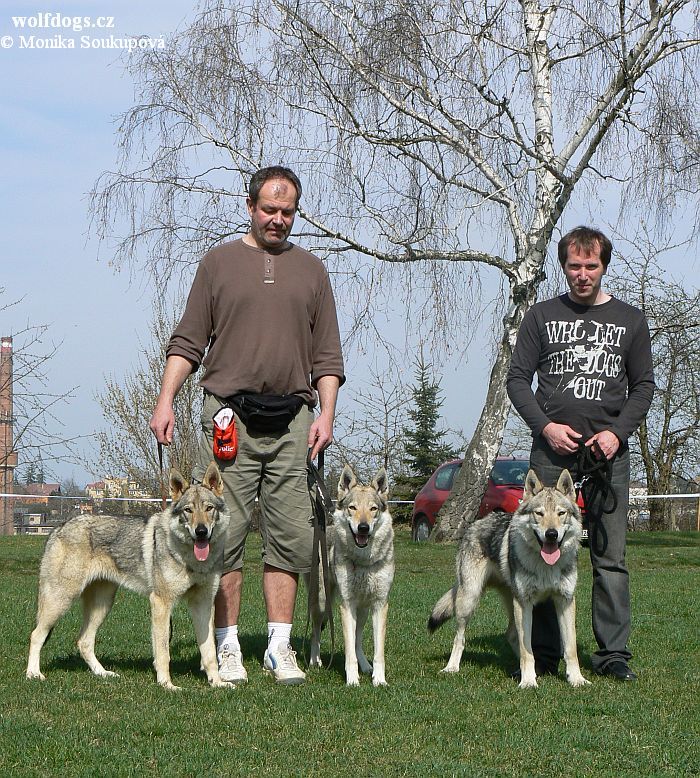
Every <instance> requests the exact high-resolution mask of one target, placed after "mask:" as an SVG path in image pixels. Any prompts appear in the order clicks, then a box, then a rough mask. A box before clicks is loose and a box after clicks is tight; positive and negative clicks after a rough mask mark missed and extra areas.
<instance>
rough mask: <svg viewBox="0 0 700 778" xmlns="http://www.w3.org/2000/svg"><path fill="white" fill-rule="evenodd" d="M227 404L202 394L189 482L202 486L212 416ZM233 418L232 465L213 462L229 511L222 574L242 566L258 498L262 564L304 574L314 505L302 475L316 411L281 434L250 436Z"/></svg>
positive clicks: (308, 564)
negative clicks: (235, 436)
mask: <svg viewBox="0 0 700 778" xmlns="http://www.w3.org/2000/svg"><path fill="white" fill-rule="evenodd" d="M224 404H225V403H224V402H223V400H221V399H220V398H218V397H216V396H215V395H213V394H210V393H209V392H207V391H205V392H204V408H203V410H202V435H201V437H200V443H199V452H198V454H197V463H196V464H195V467H194V472H193V474H192V478H193V481H195V482H201V480H202V478H203V477H204V473H205V471H206V469H207V466H208V465H209V463H210V462H211V461H212V459H214V454H213V451H212V445H213V428H214V424H213V422H212V416H213V415H214V414H215V413H216V412H217V411H218V410H219V408H221V406H222V405H224ZM235 419H236V431H237V433H238V454H237V455H236V458H235V459H234V460H232V461H228V462H227V461H222V460H218V459H217V460H216V463H217V465H218V466H219V470H221V476H222V478H223V481H224V499H225V500H226V505H227V506H228V508H229V510H230V511H231V523H230V525H229V530H228V537H227V541H226V548H225V551H224V572H230V571H231V570H240V569H241V568H242V567H243V557H244V555H245V541H246V537H247V536H248V531H249V529H250V521H251V516H252V512H253V506H254V504H255V498H256V497H258V499H259V502H260V509H261V514H262V518H261V520H260V534H261V536H262V545H263V547H262V558H263V561H264V562H265V563H266V564H268V565H271V566H272V567H277V568H279V569H280V570H287V571H288V572H291V573H308V572H309V569H310V567H311V546H312V542H313V514H312V511H313V505H312V502H311V500H312V496H311V495H310V494H309V488H308V484H307V476H306V453H307V450H308V445H309V429H310V427H311V424H312V422H313V419H314V412H313V410H312V409H311V408H309V407H308V406H307V405H304V406H302V409H301V410H300V411H299V413H298V414H297V415H296V417H295V418H294V420H293V421H292V423H291V424H290V425H289V427H288V428H287V429H285V430H283V431H282V432H279V433H258V432H248V430H247V429H246V427H245V425H244V424H243V422H242V421H241V420H240V419H239V418H238V416H236V417H235Z"/></svg>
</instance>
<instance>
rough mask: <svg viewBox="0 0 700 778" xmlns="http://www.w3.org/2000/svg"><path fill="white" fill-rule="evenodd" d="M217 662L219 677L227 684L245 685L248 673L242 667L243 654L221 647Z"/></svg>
mask: <svg viewBox="0 0 700 778" xmlns="http://www.w3.org/2000/svg"><path fill="white" fill-rule="evenodd" d="M217 659H218V660H219V677H220V678H221V680H222V681H226V682H227V683H245V682H246V681H247V680H248V673H247V672H246V669H245V667H243V654H242V653H241V652H240V651H232V650H230V649H229V648H228V646H223V647H222V649H221V651H219V653H218V655H217Z"/></svg>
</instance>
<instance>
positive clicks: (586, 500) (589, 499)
mask: <svg viewBox="0 0 700 778" xmlns="http://www.w3.org/2000/svg"><path fill="white" fill-rule="evenodd" d="M576 471H577V474H578V480H577V481H576V483H575V484H574V487H575V488H576V489H577V490H580V491H581V493H582V494H583V506H584V508H587V507H588V506H592V505H593V502H594V500H595V499H597V498H598V497H600V505H601V513H614V512H615V511H616V510H617V494H615V489H614V488H613V485H612V460H610V459H606V458H605V457H602V458H601V459H597V458H596V457H594V456H593V451H592V449H591V446H585V445H584V444H583V443H581V444H579V447H578V455H577V458H576ZM608 497H611V498H612V505H611V507H610V508H606V507H605V504H606V502H607V501H608ZM586 515H587V518H588V525H589V527H590V528H591V529H590V535H591V537H590V543H591V545H592V546H593V548H595V550H596V553H597V554H602V553H603V552H604V550H605V546H606V545H607V539H606V538H605V537H603V536H604V535H605V532H604V530H603V528H602V527H601V526H600V522H598V521H594V520H593V516H592V515H591V514H590V513H589V512H588V510H587V512H586ZM599 540H600V545H599V544H598V541H599Z"/></svg>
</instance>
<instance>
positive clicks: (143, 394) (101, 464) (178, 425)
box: [90, 304, 202, 495]
mask: <svg viewBox="0 0 700 778" xmlns="http://www.w3.org/2000/svg"><path fill="white" fill-rule="evenodd" d="M178 320H179V319H178V317H177V316H176V315H175V314H172V313H171V314H167V313H165V312H164V310H163V307H162V306H161V305H159V304H156V306H155V311H154V316H153V321H152V322H151V326H150V334H151V340H150V341H149V342H147V343H146V344H145V345H144V346H143V351H142V353H141V359H140V362H139V364H138V365H137V366H136V367H135V368H134V369H133V371H132V372H130V373H127V374H126V375H125V376H123V378H121V379H120V380H117V379H115V378H108V379H107V380H106V381H105V388H104V390H103V392H102V393H101V394H99V395H98V396H97V398H96V399H97V401H98V402H99V403H100V406H101V407H102V410H103V412H104V419H105V422H106V423H107V427H106V429H105V430H103V431H102V432H99V433H97V435H96V438H97V443H98V446H99V453H98V461H97V462H94V463H90V467H91V469H92V470H96V471H97V472H103V473H110V474H113V475H119V476H126V477H127V478H129V479H132V480H134V481H136V482H137V483H139V484H140V485H142V486H143V487H144V488H147V489H148V490H149V491H150V492H151V493H152V494H153V495H157V494H159V490H160V485H159V481H160V476H159V461H158V447H157V443H156V439H155V438H154V437H153V434H152V433H151V430H150V428H149V426H148V424H149V421H150V418H151V414H152V413H153V409H154V408H155V404H156V399H157V398H158V394H159V392H160V380H161V377H162V375H163V367H164V365H165V348H166V345H167V343H168V340H169V338H170V334H171V333H172V331H173V329H174V328H175V326H176V324H177V322H178ZM174 408H175V435H174V438H173V442H172V444H171V445H170V446H168V447H167V448H166V449H165V452H166V462H164V468H165V469H166V472H165V473H164V474H163V478H164V481H165V483H166V487H167V478H168V473H167V468H168V463H169V464H170V466H176V467H177V468H178V469H179V470H180V472H181V473H182V474H183V475H184V476H185V477H186V478H188V479H189V477H190V476H191V474H192V469H193V467H194V463H195V458H196V453H197V447H198V445H199V433H200V430H201V423H200V418H201V412H202V390H201V388H200V387H199V385H198V383H197V375H194V376H190V377H189V378H188V379H187V380H186V381H185V383H184V385H183V387H182V389H181V390H180V392H179V393H178V395H177V397H176V398H175V405H174Z"/></svg>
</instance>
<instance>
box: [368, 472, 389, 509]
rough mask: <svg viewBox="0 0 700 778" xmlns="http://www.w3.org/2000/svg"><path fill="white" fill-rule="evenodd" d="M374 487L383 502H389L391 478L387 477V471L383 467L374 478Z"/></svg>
mask: <svg viewBox="0 0 700 778" xmlns="http://www.w3.org/2000/svg"><path fill="white" fill-rule="evenodd" d="M372 487H373V488H374V489H376V490H377V492H379V496H380V497H381V498H382V500H385V501H386V500H387V498H388V497H389V478H388V477H387V474H386V470H385V469H384V468H383V467H382V468H380V469H379V471H378V472H377V475H375V476H374V480H373V481H372Z"/></svg>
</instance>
